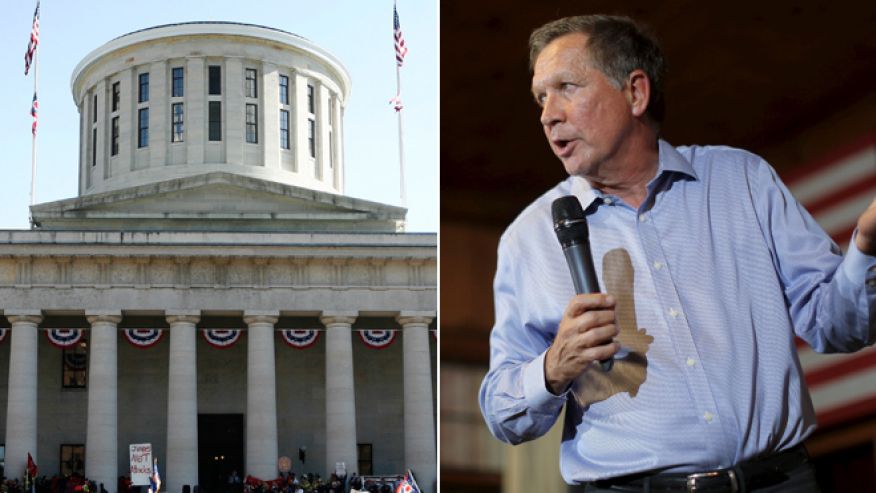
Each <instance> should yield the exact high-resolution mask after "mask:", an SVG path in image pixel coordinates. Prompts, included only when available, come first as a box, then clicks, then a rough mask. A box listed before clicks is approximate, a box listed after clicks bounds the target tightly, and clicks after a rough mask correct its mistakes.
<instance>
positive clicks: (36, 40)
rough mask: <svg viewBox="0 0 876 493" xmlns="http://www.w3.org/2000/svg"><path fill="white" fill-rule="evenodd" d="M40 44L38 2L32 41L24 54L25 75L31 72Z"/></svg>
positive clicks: (31, 36) (34, 12) (32, 27)
mask: <svg viewBox="0 0 876 493" xmlns="http://www.w3.org/2000/svg"><path fill="white" fill-rule="evenodd" d="M38 44H40V2H39V0H37V4H36V10H34V11H33V24H32V25H31V28H30V41H29V42H28V43H27V51H26V52H25V53H24V75H27V72H28V71H30V64H31V63H32V62H33V55H34V53H36V49H37V45H38Z"/></svg>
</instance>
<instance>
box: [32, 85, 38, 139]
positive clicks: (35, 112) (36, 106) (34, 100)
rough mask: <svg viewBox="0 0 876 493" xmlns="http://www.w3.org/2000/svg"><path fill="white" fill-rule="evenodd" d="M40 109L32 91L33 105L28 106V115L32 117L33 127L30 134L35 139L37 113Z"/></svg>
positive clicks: (35, 95) (35, 94)
mask: <svg viewBox="0 0 876 493" xmlns="http://www.w3.org/2000/svg"><path fill="white" fill-rule="evenodd" d="M39 109H40V102H39V101H38V100H37V93H36V91H34V93H33V103H32V104H31V105H30V115H31V116H33V126H32V127H31V132H33V135H34V137H36V130H37V111H39Z"/></svg>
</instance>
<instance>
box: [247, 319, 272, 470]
mask: <svg viewBox="0 0 876 493" xmlns="http://www.w3.org/2000/svg"><path fill="white" fill-rule="evenodd" d="M279 316H280V312H245V313H244V314H243V321H244V322H246V325H247V327H249V330H248V331H247V355H246V472H247V474H251V475H252V476H254V477H256V478H259V479H274V478H276V477H277V458H278V456H277V385H276V374H275V368H274V324H276V323H277V320H278V318H279Z"/></svg>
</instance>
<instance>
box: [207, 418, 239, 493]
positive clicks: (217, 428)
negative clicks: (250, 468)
mask: <svg viewBox="0 0 876 493" xmlns="http://www.w3.org/2000/svg"><path fill="white" fill-rule="evenodd" d="M235 471H236V472H237V475H238V477H240V478H241V479H240V480H241V481H243V415H242V414H199V415H198V482H199V483H200V493H240V492H241V491H242V490H243V488H242V484H240V483H238V484H236V485H231V484H229V483H228V478H229V476H231V474H232V473H233V472H235Z"/></svg>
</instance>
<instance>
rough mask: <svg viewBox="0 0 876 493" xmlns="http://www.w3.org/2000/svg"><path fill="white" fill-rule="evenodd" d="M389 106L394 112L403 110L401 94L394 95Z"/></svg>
mask: <svg viewBox="0 0 876 493" xmlns="http://www.w3.org/2000/svg"><path fill="white" fill-rule="evenodd" d="M389 104H391V105H392V107H393V108H395V111H401V110H402V108H404V105H402V100H401V94H396V95H395V96H394V97H393V98H392V99H390V100H389Z"/></svg>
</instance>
